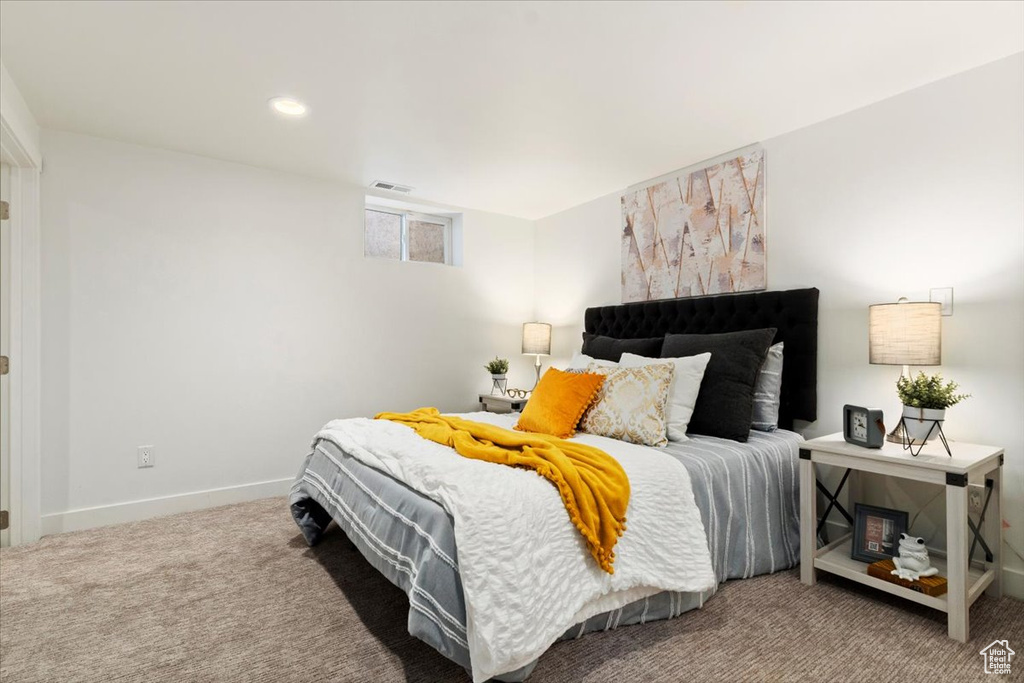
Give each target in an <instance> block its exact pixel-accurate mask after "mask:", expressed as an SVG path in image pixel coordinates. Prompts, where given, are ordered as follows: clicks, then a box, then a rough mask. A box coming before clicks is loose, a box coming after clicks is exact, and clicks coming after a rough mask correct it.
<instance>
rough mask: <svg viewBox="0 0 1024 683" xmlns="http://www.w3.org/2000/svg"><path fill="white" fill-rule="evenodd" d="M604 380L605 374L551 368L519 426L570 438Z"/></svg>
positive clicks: (524, 412) (529, 403) (534, 394)
mask: <svg viewBox="0 0 1024 683" xmlns="http://www.w3.org/2000/svg"><path fill="white" fill-rule="evenodd" d="M602 384H604V375H597V374H593V373H589V372H562V371H561V370H557V369H555V368H548V371H547V372H545V373H544V376H543V377H541V378H540V382H538V383H537V387H536V388H535V389H534V390H533V394H531V395H530V400H529V401H528V402H527V403H526V407H525V408H523V413H522V415H520V416H519V422H517V423H516V426H515V429H518V430H519V431H521V432H539V433H541V434H551V435H552V436H557V437H558V438H560V439H568V438H569V437H570V436H572V435H573V434H575V433H576V424H577V423H578V422H579V421H580V418H581V417H583V413H584V412H585V411H586V409H587V408H589V407H590V404H591V402H593V400H594V397H595V396H597V392H598V391H599V390H600V389H601V385H602Z"/></svg>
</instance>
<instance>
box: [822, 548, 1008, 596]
mask: <svg viewBox="0 0 1024 683" xmlns="http://www.w3.org/2000/svg"><path fill="white" fill-rule="evenodd" d="M851 543H852V541H851V535H850V534H846V535H845V536H842V537H841V538H838V539H836V540H835V541H833V542H832V543H829V544H828V545H826V546H823V547H821V548H819V549H818V551H817V553H816V555H815V557H814V568H815V569H821V570H822V571H826V572H829V573H830V574H836V575H837V576H842V577H843V578H846V579H850V580H851V581H856V582H857V583H863V584H864V585H866V586H871V587H872V588H877V589H878V590H880V591H885V592H886V593H889V594H890V595H895V596H897V597H901V598H904V599H906V600H910V601H911V602H916V603H918V604H920V605H924V606H925V607H931V608H932V609H937V610H939V611H940V612H949V595H948V594H946V595H940V596H938V597H933V596H931V595H925V594H924V593H917V592H915V591H912V590H910V589H909V588H904V587H903V586H898V585H896V584H894V583H889V582H888V581H883V580H882V579H876V578H875V577H873V576H870V575H869V574H868V573H867V571H868V565H867V564H865V563H864V562H861V561H859V560H855V559H853V558H852V557H850V546H851ZM933 552H934V551H933ZM931 562H932V566H934V567H936V568H938V570H939V574H941V575H942V576H947V573H946V560H945V559H944V558H941V557H935V556H934V555H932V557H931ZM994 578H995V570H994V569H989V570H984V569H980V568H977V567H970V568H969V569H968V571H967V605H968V607H969V606H970V605H972V604H974V601H975V600H977V599H978V596H979V595H981V594H982V593H983V592H984V591H985V589H986V588H988V586H989V584H991V583H992V580H993V579H994Z"/></svg>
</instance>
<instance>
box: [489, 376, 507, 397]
mask: <svg viewBox="0 0 1024 683" xmlns="http://www.w3.org/2000/svg"><path fill="white" fill-rule="evenodd" d="M507 386H508V380H506V379H505V375H495V374H491V395H492V396H493V395H494V392H495V391H497V392H498V393H499V394H501V395H502V396H504V395H505V388H506V387H507Z"/></svg>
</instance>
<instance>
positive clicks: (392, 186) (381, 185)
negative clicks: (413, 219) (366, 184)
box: [370, 180, 412, 194]
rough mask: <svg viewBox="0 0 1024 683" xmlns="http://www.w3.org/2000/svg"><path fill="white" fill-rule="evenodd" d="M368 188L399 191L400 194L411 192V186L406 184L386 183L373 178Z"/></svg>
mask: <svg viewBox="0 0 1024 683" xmlns="http://www.w3.org/2000/svg"><path fill="white" fill-rule="evenodd" d="M370 189H373V190H387V191H388V192H401V193H402V194H409V193H410V192H412V188H411V187H409V186H408V185H399V184H397V183H388V182H385V181H383V180H375V181H373V182H372V183H370Z"/></svg>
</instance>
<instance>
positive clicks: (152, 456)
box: [138, 446, 156, 468]
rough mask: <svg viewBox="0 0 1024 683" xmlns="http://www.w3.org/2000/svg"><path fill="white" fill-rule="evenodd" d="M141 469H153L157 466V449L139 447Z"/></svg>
mask: <svg viewBox="0 0 1024 683" xmlns="http://www.w3.org/2000/svg"><path fill="white" fill-rule="evenodd" d="M138 455H139V467H140V468H142V467H152V466H153V465H155V464H156V449H155V448H154V447H153V446H139V450H138Z"/></svg>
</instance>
